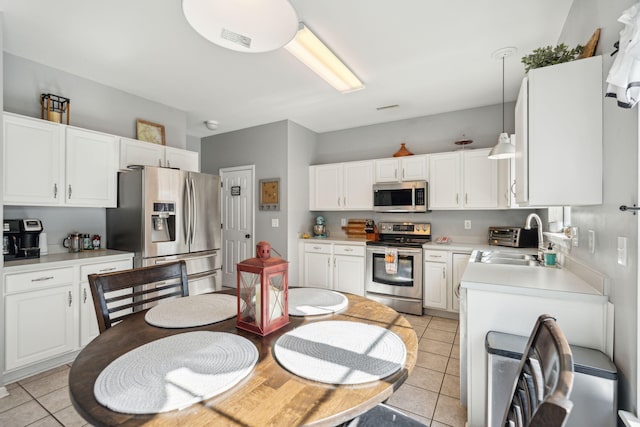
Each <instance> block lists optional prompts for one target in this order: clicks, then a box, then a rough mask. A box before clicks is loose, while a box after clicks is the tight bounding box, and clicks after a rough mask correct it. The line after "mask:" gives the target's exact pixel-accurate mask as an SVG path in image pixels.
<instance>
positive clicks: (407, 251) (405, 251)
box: [367, 248, 422, 255]
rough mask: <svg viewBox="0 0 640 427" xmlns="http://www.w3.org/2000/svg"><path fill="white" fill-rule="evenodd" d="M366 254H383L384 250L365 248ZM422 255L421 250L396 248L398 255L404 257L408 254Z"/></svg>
mask: <svg viewBox="0 0 640 427" xmlns="http://www.w3.org/2000/svg"><path fill="white" fill-rule="evenodd" d="M367 252H371V253H373V254H384V253H385V250H384V248H382V249H378V248H376V249H373V248H371V249H369V248H367ZM421 253H422V249H408V248H398V255H405V254H409V255H415V254H421Z"/></svg>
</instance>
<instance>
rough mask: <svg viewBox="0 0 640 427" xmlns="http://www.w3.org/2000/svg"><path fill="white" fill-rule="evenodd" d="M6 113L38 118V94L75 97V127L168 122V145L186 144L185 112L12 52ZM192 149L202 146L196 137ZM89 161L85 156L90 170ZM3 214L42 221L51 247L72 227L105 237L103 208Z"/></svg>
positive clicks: (6, 58)
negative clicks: (141, 120) (140, 120)
mask: <svg viewBox="0 0 640 427" xmlns="http://www.w3.org/2000/svg"><path fill="white" fill-rule="evenodd" d="M3 63H4V64H3V71H4V72H3V80H2V81H3V88H4V96H3V100H4V111H10V112H13V113H18V114H23V115H25V116H30V117H38V118H39V117H40V94H41V93H54V94H56V95H61V96H65V97H67V98H70V99H71V114H70V119H71V120H70V122H71V124H72V125H74V126H78V127H83V128H87V129H93V130H98V131H102V132H107V133H111V134H114V135H119V136H125V137H129V138H135V136H136V130H135V123H136V119H137V118H141V119H146V120H150V121H152V122H156V123H161V124H163V125H164V126H165V136H166V141H167V145H168V146H172V147H177V148H186V145H187V137H186V126H187V115H186V112H184V111H180V110H177V109H175V108H172V107H168V106H166V105H162V104H158V103H157V102H153V101H150V100H147V99H144V98H140V97H138V96H135V95H131V94H129V93H126V92H122V91H121V90H118V89H114V88H111V87H108V86H105V85H102V84H99V83H96V82H94V81H91V80H87V79H84V78H82V77H79V76H76V75H73V74H69V73H67V72H64V71H60V70H57V69H54V68H50V67H47V66H45V65H42V64H38V63H35V62H32V61H29V60H27V59H24V58H20V57H18V56H14V55H11V54H8V53H4V54H3ZM65 118H66V117H65ZM189 145H190V147H193V148H190V149H192V150H194V151H198V150H199V140H197V138H195V139H193V140H191V139H190V140H189ZM90 162H91V159H87V167H88V168H89V169H90ZM4 216H5V218H22V217H34V218H39V219H41V220H42V221H43V225H44V228H45V231H46V232H47V240H48V242H49V250H50V251H51V252H56V251H64V249H62V247H61V245H62V238H63V237H64V236H65V235H67V234H68V233H69V232H71V231H78V232H83V233H84V232H86V233H94V234H100V235H101V236H103V237H104V236H105V234H106V233H105V230H106V225H105V210H104V209H99V208H67V207H44V208H43V207H5V208H4Z"/></svg>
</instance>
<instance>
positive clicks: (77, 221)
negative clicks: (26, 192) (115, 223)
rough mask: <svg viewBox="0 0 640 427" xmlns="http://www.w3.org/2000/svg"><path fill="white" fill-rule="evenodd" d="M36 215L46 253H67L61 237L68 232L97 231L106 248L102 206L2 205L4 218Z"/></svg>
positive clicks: (91, 233) (102, 244) (90, 232)
mask: <svg viewBox="0 0 640 427" xmlns="http://www.w3.org/2000/svg"><path fill="white" fill-rule="evenodd" d="M20 218H37V219H39V220H41V221H42V226H43V228H44V230H43V232H45V233H47V243H48V249H49V253H50V254H51V253H60V252H67V251H68V249H66V248H64V247H62V240H63V239H64V238H65V237H67V235H68V234H69V233H71V232H78V233H83V234H86V233H88V234H90V235H91V236H93V235H94V234H99V235H100V236H101V237H102V242H101V247H102V248H106V247H107V242H106V241H105V240H104V239H105V236H106V234H107V233H106V220H105V209H103V208H75V207H74V208H68V207H41V206H5V207H4V219H20Z"/></svg>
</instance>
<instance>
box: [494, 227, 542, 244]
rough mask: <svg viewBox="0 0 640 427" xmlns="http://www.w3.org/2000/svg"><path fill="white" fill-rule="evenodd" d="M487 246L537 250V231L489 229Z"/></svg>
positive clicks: (515, 228)
mask: <svg viewBox="0 0 640 427" xmlns="http://www.w3.org/2000/svg"><path fill="white" fill-rule="evenodd" d="M489 244H490V245H495V246H508V247H511V248H537V247H538V229H537V228H532V229H531V230H527V229H526V228H522V227H489Z"/></svg>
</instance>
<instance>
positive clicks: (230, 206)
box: [220, 165, 255, 288]
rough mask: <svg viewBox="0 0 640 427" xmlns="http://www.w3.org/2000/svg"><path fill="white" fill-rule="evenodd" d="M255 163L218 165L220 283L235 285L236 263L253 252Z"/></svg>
mask: <svg viewBox="0 0 640 427" xmlns="http://www.w3.org/2000/svg"><path fill="white" fill-rule="evenodd" d="M254 175H255V166H253V165H251V166H239V167H235V168H224V169H220V177H221V179H222V285H223V286H228V287H232V288H235V287H236V286H237V277H236V274H237V273H236V271H237V270H236V265H237V264H238V262H240V261H242V260H245V259H247V258H252V257H254V256H255V253H254V250H253V248H254V246H255V245H254V241H253V240H254V239H253V235H254V230H253V229H254V213H253V206H254V205H255V203H254V190H253V182H254Z"/></svg>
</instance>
